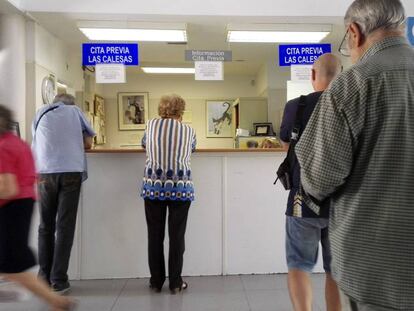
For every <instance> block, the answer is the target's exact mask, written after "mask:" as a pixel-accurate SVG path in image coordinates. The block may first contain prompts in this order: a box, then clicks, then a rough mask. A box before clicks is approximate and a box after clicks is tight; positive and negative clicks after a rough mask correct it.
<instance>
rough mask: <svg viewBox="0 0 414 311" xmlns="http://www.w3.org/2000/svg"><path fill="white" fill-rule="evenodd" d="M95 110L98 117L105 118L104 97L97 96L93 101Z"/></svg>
mask: <svg viewBox="0 0 414 311" xmlns="http://www.w3.org/2000/svg"><path fill="white" fill-rule="evenodd" d="M93 110H94V114H95V115H96V116H99V117H101V118H102V119H104V118H105V100H104V98H103V97H102V96H99V95H96V94H95V99H94V101H93Z"/></svg>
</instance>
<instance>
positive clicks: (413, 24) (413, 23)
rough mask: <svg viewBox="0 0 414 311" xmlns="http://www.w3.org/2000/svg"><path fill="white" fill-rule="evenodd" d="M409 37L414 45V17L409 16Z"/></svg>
mask: <svg viewBox="0 0 414 311" xmlns="http://www.w3.org/2000/svg"><path fill="white" fill-rule="evenodd" d="M407 38H408V41H409V42H410V43H411V45H414V17H408V18H407Z"/></svg>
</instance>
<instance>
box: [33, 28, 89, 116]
mask: <svg viewBox="0 0 414 311" xmlns="http://www.w3.org/2000/svg"><path fill="white" fill-rule="evenodd" d="M26 33H27V50H26V70H27V84H26V88H27V90H28V92H30V93H28V94H27V104H28V110H29V113H31V114H32V117H33V113H34V111H35V110H37V109H39V108H40V107H41V106H42V105H43V100H42V93H41V85H42V80H43V78H44V77H46V76H48V75H50V74H52V75H54V76H55V78H56V81H58V80H59V81H61V82H64V83H65V84H67V85H68V87H69V88H71V89H74V90H75V91H80V90H82V89H83V87H84V80H83V71H82V67H81V56H80V53H79V52H77V51H74V50H70V49H69V48H68V46H67V44H66V43H65V42H63V41H62V40H60V39H58V38H56V37H55V36H54V35H52V34H51V33H49V32H48V31H46V30H45V29H44V28H43V27H42V26H40V25H39V24H37V23H35V22H33V21H27V24H26ZM33 107H34V109H33Z"/></svg>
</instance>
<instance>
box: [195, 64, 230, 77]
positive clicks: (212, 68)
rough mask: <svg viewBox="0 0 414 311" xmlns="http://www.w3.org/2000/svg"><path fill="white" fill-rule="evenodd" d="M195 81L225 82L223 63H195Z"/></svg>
mask: <svg viewBox="0 0 414 311" xmlns="http://www.w3.org/2000/svg"><path fill="white" fill-rule="evenodd" d="M194 65H195V79H196V80H204V81H214V80H223V62H195V63H194Z"/></svg>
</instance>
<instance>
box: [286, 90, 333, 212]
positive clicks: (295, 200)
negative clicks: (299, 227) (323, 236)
mask: <svg viewBox="0 0 414 311" xmlns="http://www.w3.org/2000/svg"><path fill="white" fill-rule="evenodd" d="M321 94H322V92H315V93H311V94H309V95H308V96H306V97H305V103H306V105H305V108H304V111H303V115H302V118H301V120H299V121H300V125H301V133H300V134H302V133H303V131H304V129H305V127H306V124H307V123H308V121H309V119H310V117H311V115H312V112H313V110H314V109H315V106H316V104H317V103H318V100H319V97H320V96H321ZM298 106H299V97H298V98H295V99H292V100H291V101H289V102H288V103H287V104H286V106H285V111H284V114H283V120H282V124H281V126H280V139H281V140H282V141H284V142H286V143H289V142H290V136H291V133H292V129H293V126H294V124H295V121H296V111H297V110H298ZM299 139H300V138H299ZM292 179H293V180H292V183H293V185H292V189H291V190H290V192H289V198H288V202H287V209H286V215H287V216H296V217H305V218H328V217H329V209H328V208H324V209H321V215H320V216H318V215H317V214H315V213H314V212H313V211H312V210H311V209H310V208H308V207H307V206H306V204H305V202H303V200H302V199H301V196H300V195H299V194H298V191H299V185H300V166H299V163H298V161H297V160H296V162H295V166H294V168H293V176H292Z"/></svg>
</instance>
